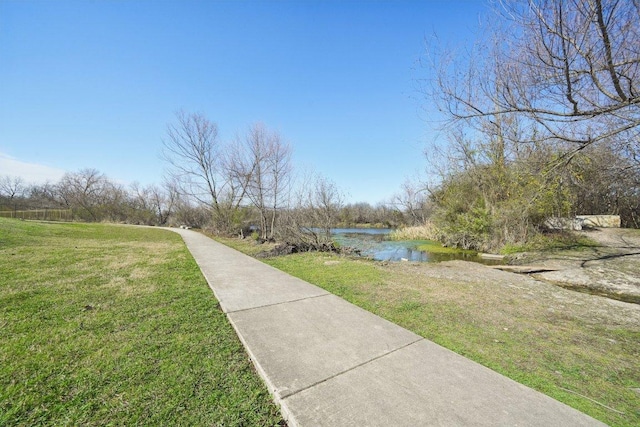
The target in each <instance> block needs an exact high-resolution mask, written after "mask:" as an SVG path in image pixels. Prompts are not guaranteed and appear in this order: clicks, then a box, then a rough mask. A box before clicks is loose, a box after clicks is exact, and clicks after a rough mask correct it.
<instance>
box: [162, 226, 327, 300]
mask: <svg viewBox="0 0 640 427" xmlns="http://www.w3.org/2000/svg"><path fill="white" fill-rule="evenodd" d="M169 230H171V231H174V232H176V233H179V234H180V235H181V236H182V238H183V239H184V241H185V243H186V244H187V246H188V248H189V250H190V251H191V254H192V255H193V257H194V259H195V260H196V262H197V263H198V266H199V267H200V270H202V273H203V274H204V276H205V278H206V279H207V282H208V283H209V286H210V287H211V289H212V290H213V292H214V293H215V295H216V297H217V298H218V301H219V302H220V306H221V307H222V309H223V311H224V312H226V313H229V312H233V311H238V310H246V309H249V308H255V307H262V306H267V305H272V304H280V303H283V302H287V301H296V300H300V299H303V298H312V297H316V296H320V295H328V294H329V293H328V292H327V291H325V290H324V289H321V288H319V287H317V286H314V285H311V284H310V283H307V282H305V281H303V280H300V279H298V278H295V277H293V276H290V275H289V274H286V273H283V272H282V271H280V270H277V269H275V268H273V267H270V266H268V265H266V264H264V263H262V262H260V261H258V260H256V259H254V258H251V257H249V256H247V255H244V254H242V253H240V252H238V251H236V250H234V249H231V248H229V247H227V246H225V245H222V244H220V243H218V242H216V241H214V240H212V239H210V238H208V237H207V236H204V235H202V234H201V233H198V232H195V231H190V230H183V229H175V228H171V229H169Z"/></svg>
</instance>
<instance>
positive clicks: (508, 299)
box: [220, 239, 640, 427]
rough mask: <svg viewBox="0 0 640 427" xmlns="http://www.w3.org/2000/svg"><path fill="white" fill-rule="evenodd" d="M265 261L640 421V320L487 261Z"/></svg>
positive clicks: (486, 360)
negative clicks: (460, 264) (465, 267)
mask: <svg viewBox="0 0 640 427" xmlns="http://www.w3.org/2000/svg"><path fill="white" fill-rule="evenodd" d="M220 240H221V241H222V242H223V243H230V244H232V245H233V246H235V247H236V248H237V249H240V250H244V251H246V252H248V253H255V252H258V250H259V249H257V248H259V246H256V245H255V244H253V243H251V242H248V241H246V240H245V241H240V240H237V239H233V240H228V239H220ZM263 261H264V262H266V263H268V264H270V265H272V266H274V267H276V268H279V269H281V270H283V271H286V272H288V273H290V274H292V275H294V276H297V277H300V278H302V279H304V280H306V281H309V282H311V283H314V284H316V285H318V286H320V287H322V288H324V289H326V290H327V291H329V292H331V293H333V294H335V295H338V296H340V297H342V298H344V299H346V300H348V301H350V302H351V303H354V304H356V305H358V306H360V307H362V308H364V309H366V310H368V311H370V312H372V313H375V314H377V315H379V316H381V317H384V318H386V319H388V320H390V321H392V322H394V323H396V324H398V325H400V326H403V327H405V328H407V329H409V330H411V331H413V332H415V333H417V334H418V335H421V336H423V337H425V338H427V339H429V340H432V341H434V342H436V343H438V344H440V345H442V346H444V347H447V348H449V349H451V350H453V351H455V352H457V353H459V354H462V355H464V356H466V357H468V358H470V359H472V360H475V361H477V362H479V363H481V364H483V365H485V366H488V367H489V368H491V369H493V370H495V371H497V372H500V373H502V374H504V375H506V376H508V377H510V378H512V379H514V380H516V381H518V382H520V383H522V384H525V385H527V386H529V387H532V388H534V389H536V390H539V391H541V392H543V393H545V394H547V395H549V396H551V397H553V398H555V399H557V400H560V401H561V402H564V403H566V404H568V405H569V406H572V407H574V408H576V409H578V410H580V411H582V412H584V413H587V414H589V415H591V416H592V417H594V418H597V419H599V420H601V421H604V422H605V423H607V424H609V425H612V426H629V427H631V426H638V425H640V325H638V324H630V323H625V322H620V321H616V320H611V319H612V318H611V317H606V316H605V315H604V314H603V313H602V312H601V311H602V310H604V309H605V307H606V304H604V302H601V303H599V302H598V301H597V300H594V299H593V298H590V297H588V296H585V295H583V294H576V293H573V294H572V293H571V291H566V290H563V289H560V288H558V289H557V290H555V289H554V288H553V287H543V286H542V285H540V289H538V288H537V287H536V286H533V287H532V288H526V289H524V288H522V289H521V286H524V285H519V283H518V282H517V280H518V278H519V277H520V276H517V275H513V276H510V275H508V274H502V275H496V276H495V277H500V278H501V279H500V281H496V280H494V277H493V276H491V275H490V273H491V272H492V271H491V270H489V269H486V267H483V266H477V269H478V270H477V271H476V270H471V271H470V272H466V273H465V274H464V275H463V276H460V275H459V274H458V273H459V272H454V271H453V270H455V268H454V267H449V266H447V265H443V266H438V265H425V264H415V263H375V262H371V261H367V260H358V259H351V258H347V257H340V256H336V255H333V254H326V253H302V254H293V255H288V256H282V257H276V258H268V259H265V260H263ZM474 266H475V264H469V268H470V269H473V268H475V267H474ZM572 297H575V298H576V299H577V303H576V304H573V303H571V302H570V299H571V298H572ZM598 304H600V305H598Z"/></svg>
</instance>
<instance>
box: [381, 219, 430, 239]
mask: <svg viewBox="0 0 640 427" xmlns="http://www.w3.org/2000/svg"><path fill="white" fill-rule="evenodd" d="M389 237H390V238H391V240H432V241H438V240H439V232H438V228H437V227H436V226H435V225H434V224H433V223H432V222H430V221H427V222H425V223H424V224H423V225H418V226H412V227H402V228H399V229H397V230H394V231H392V232H391V233H390V234H389Z"/></svg>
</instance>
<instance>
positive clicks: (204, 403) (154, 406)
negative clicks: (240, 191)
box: [0, 218, 283, 426]
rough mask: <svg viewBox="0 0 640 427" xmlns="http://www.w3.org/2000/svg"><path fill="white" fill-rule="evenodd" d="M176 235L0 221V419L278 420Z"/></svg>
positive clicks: (24, 423) (41, 422)
mask: <svg viewBox="0 0 640 427" xmlns="http://www.w3.org/2000/svg"><path fill="white" fill-rule="evenodd" d="M282 424H283V421H282V417H281V414H280V412H279V410H278V408H277V406H276V405H275V404H274V403H273V402H272V400H271V397H270V396H269V394H268V392H267V389H266V386H265V385H264V383H263V382H262V380H261V379H260V378H259V376H258V375H257V373H256V372H255V371H254V370H253V367H252V365H251V363H250V361H249V358H248V356H247V354H246V352H245V350H244V348H243V347H242V344H241V343H240V340H239V339H238V337H237V336H236V334H235V331H234V330H233V328H232V326H231V325H230V324H229V322H228V320H227V318H226V316H225V314H224V313H223V312H222V311H221V309H220V307H219V305H218V302H217V300H216V299H215V296H214V295H213V293H212V292H211V290H210V289H209V287H208V285H207V283H206V281H205V279H204V277H203V276H202V274H201V272H200V270H199V268H198V266H197V265H196V263H195V261H194V260H193V257H192V256H191V254H190V253H189V251H188V250H187V248H186V246H185V245H184V242H183V241H182V238H181V237H180V236H179V235H178V234H176V233H172V232H170V231H167V230H157V229H151V228H141V227H140V228H139V227H131V226H120V225H107V224H77V223H74V224H68V223H40V222H27V221H18V220H10V219H1V218H0V425H12V426H31V425H122V426H125V425H126V426H130V425H171V426H186V425H216V426H217V425H220V426H253V425H260V426H270V425H271V426H273V425H282Z"/></svg>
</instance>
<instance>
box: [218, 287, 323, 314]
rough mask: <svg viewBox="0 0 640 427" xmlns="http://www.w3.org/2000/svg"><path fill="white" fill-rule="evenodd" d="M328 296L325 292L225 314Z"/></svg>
mask: <svg viewBox="0 0 640 427" xmlns="http://www.w3.org/2000/svg"><path fill="white" fill-rule="evenodd" d="M330 295H333V294H332V293H330V292H325V293H324V294H318V295H312V296H309V297H304V298H298V299H292V300H289V301H280V302H274V303H273V304H265V305H257V306H255V307H248V308H240V309H238V310H233V311H227V312H226V313H228V314H231V313H242V312H243V311H250V310H255V309H257V308H265V307H274V306H276V305H283V304H289V303H292V302H298V301H305V300H308V299H314V298H320V297H326V296H330Z"/></svg>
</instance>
